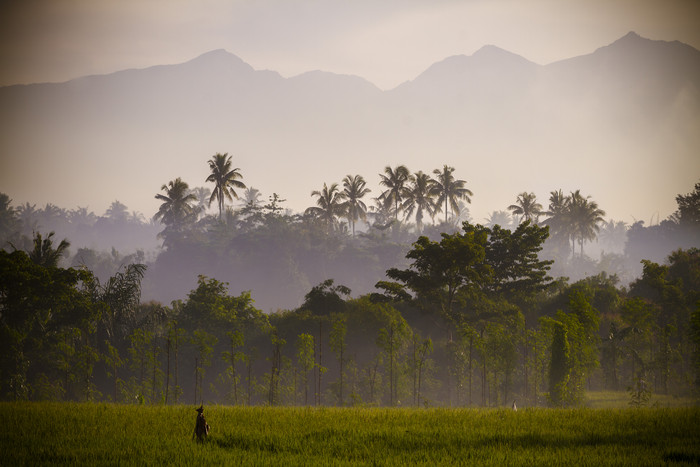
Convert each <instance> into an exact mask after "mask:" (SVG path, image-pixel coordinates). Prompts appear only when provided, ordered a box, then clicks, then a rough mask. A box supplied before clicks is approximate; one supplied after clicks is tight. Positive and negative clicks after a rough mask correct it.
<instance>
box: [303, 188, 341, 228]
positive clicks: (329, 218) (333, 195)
mask: <svg viewBox="0 0 700 467" xmlns="http://www.w3.org/2000/svg"><path fill="white" fill-rule="evenodd" d="M311 196H317V197H318V199H317V200H316V206H312V207H309V208H306V211H304V214H306V215H311V216H314V217H317V218H319V219H321V220H323V221H325V223H326V225H327V226H328V229H329V230H330V229H331V228H333V227H334V226H335V225H336V224H337V219H336V218H337V217H341V216H343V215H345V203H344V201H345V194H343V193H341V192H340V190H339V189H338V184H337V183H333V184H332V185H331V186H330V187H329V186H327V185H326V184H325V183H324V184H323V189H322V190H321V191H318V190H314V191H312V192H311Z"/></svg>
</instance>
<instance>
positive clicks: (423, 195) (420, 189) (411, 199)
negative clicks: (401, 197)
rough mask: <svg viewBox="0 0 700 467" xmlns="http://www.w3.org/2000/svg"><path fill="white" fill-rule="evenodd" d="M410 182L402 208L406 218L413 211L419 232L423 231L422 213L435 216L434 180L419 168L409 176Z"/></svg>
mask: <svg viewBox="0 0 700 467" xmlns="http://www.w3.org/2000/svg"><path fill="white" fill-rule="evenodd" d="M410 182H411V186H409V187H408V190H407V192H406V201H404V203H403V206H402V208H403V210H404V212H405V213H406V217H407V218H408V217H411V216H412V215H413V213H414V211H415V213H416V228H417V229H418V232H419V233H420V232H422V231H423V213H427V214H428V215H429V216H430V217H431V218H432V217H433V216H435V196H434V193H433V191H432V188H433V183H434V182H433V179H432V178H430V175H428V174H426V173H423V172H422V171H420V170H419V171H418V172H416V173H415V174H413V175H412V176H411V178H410Z"/></svg>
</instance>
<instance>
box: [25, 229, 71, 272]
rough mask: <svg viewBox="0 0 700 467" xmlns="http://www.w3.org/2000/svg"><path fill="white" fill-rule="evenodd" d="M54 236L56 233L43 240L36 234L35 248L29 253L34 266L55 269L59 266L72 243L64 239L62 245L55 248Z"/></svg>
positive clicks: (51, 233)
mask: <svg viewBox="0 0 700 467" xmlns="http://www.w3.org/2000/svg"><path fill="white" fill-rule="evenodd" d="M53 236H54V232H50V233H49V234H48V235H47V236H46V238H43V239H42V237H41V234H40V233H35V234H34V248H33V249H32V251H30V252H29V259H31V260H32V261H33V262H34V264H37V265H39V266H44V267H47V268H55V267H57V266H58V261H59V260H60V259H61V256H63V255H64V254H65V253H66V251H67V250H68V248H69V247H70V242H68V240H66V239H63V240H61V243H59V244H58V246H57V247H56V248H54V246H53Z"/></svg>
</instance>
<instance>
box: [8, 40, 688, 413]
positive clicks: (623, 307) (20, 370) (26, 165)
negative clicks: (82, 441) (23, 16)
mask: <svg viewBox="0 0 700 467" xmlns="http://www.w3.org/2000/svg"><path fill="white" fill-rule="evenodd" d="M698 89H700V52H698V51H697V50H695V49H693V48H691V47H689V46H687V45H684V44H680V43H677V42H673V43H671V42H661V41H650V40H647V39H643V38H641V37H639V36H637V35H636V34H633V33H630V34H628V35H627V36H625V37H623V38H621V39H620V40H618V41H616V42H615V43H613V44H611V45H609V46H607V47H603V48H601V49H599V50H597V51H596V52H594V53H592V54H590V55H586V56H582V57H577V58H573V59H570V60H566V61H562V62H557V63H554V64H551V65H548V66H539V65H535V64H533V63H531V62H529V61H527V60H526V59H524V58H522V57H518V56H515V55H513V54H510V53H508V52H506V51H504V50H501V49H498V48H496V47H493V46H487V47H485V48H483V49H481V50H480V51H479V52H477V53H475V54H474V55H473V56H470V57H465V56H457V57H451V58H448V59H446V60H444V61H442V62H439V63H436V64H435V65H433V66H432V67H430V68H429V69H428V70H426V71H425V72H424V73H423V74H421V75H420V76H419V77H417V78H416V79H415V80H413V81H410V82H407V83H405V84H404V85H401V86H399V87H397V88H396V89H393V90H390V91H380V90H379V89H377V88H376V87H375V86H373V85H372V84H371V83H368V82H366V81H364V80H362V79H360V78H357V77H351V76H339V75H333V74H329V73H323V72H311V73H306V74H303V75H300V76H297V77H294V78H288V79H287V78H282V77H281V76H280V75H278V74H276V73H275V72H270V71H256V70H254V69H252V68H251V67H250V66H248V65H247V64H245V63H243V62H242V61H241V60H240V59H238V58H237V57H235V56H233V55H231V54H229V53H227V52H224V51H215V52H212V53H209V54H205V55H203V56H201V57H199V58H197V59H195V60H192V61H191V62H188V63H185V64H182V65H172V66H160V67H154V68H149V69H146V70H129V71H124V72H119V73H115V74H113V75H106V76H95V77H85V78H82V79H78V80H73V81H70V82H67V83H62V84H41V85H30V86H9V87H4V88H0V109H2V110H0V150H1V151H2V155H3V158H2V164H3V166H2V169H3V170H2V171H0V177H2V178H0V181H1V183H2V191H1V192H0V242H2V244H1V246H0V248H1V249H0V268H2V269H1V271H0V281H1V282H0V333H2V335H1V336H0V337H1V338H0V345H1V346H2V348H1V350H2V351H1V352H0V396H1V397H3V398H8V399H67V400H75V399H87V400H96V399H104V400H113V401H120V402H134V401H136V402H141V403H143V402H150V403H160V402H165V403H171V402H175V401H179V402H183V401H185V399H184V398H186V400H187V401H189V400H194V401H199V402H201V400H202V399H206V400H207V401H211V400H217V401H227V402H233V403H237V404H240V403H244V404H258V403H266V404H270V405H276V404H298V405H301V404H312V403H315V404H339V405H351V404H352V405H356V404H369V405H377V404H383V405H452V404H458V405H477V404H478V405H499V404H504V403H507V402H508V401H509V399H511V398H512V397H517V398H519V399H521V400H524V401H526V403H527V404H532V405H537V404H540V405H541V404H546V403H547V404H552V405H575V404H579V403H581V401H582V400H583V393H584V388H585V387H588V388H593V389H612V390H624V389H627V388H629V389H630V397H631V401H632V402H633V403H635V404H638V405H643V404H644V403H646V401H648V396H649V394H650V393H651V392H658V393H668V394H674V395H690V394H694V393H696V392H697V390H698V381H700V379H699V378H698V375H700V372H699V371H698V370H699V368H698V366H697V363H698V361H700V360H699V359H698V358H697V356H698V355H700V338H699V337H698V336H700V316H699V315H698V313H700V310H698V309H697V304H698V297H697V291H698V290H700V284H698V283H697V277H699V276H698V270H699V268H700V265H699V261H700V259H699V258H700V256H699V253H698V249H697V248H698V247H700V227H699V225H700V224H699V222H700V183H698V173H700V170H699V169H700V165H699V164H700V161H699V160H698V158H697V149H698V147H700V145H699V144H698V143H700V132H698V131H697V129H698V128H699V127H700V126H699V125H698V123H699V122H700V113H699V112H698V110H699V108H700V106H698V98H699V97H698V96H700V93H698ZM37 154H48V155H50V157H40V158H38V157H36V155H37ZM27 180H31V183H29V182H27ZM37 197H41V199H43V200H45V201H43V202H41V203H39V202H37V201H36V199H37ZM69 199H75V200H78V201H76V204H75V207H71V204H70V203H66V200H69ZM100 204H103V205H104V206H106V207H105V209H104V210H99V212H93V211H92V210H91V209H92V208H90V207H89V206H95V205H98V206H99V205H100ZM630 212H635V213H636V212H642V213H643V214H642V215H640V216H639V217H638V218H635V217H633V218H631V219H629V217H630V216H629V213H630ZM645 216H648V217H645ZM640 218H643V219H644V221H643V220H640ZM647 219H648V221H647ZM645 221H647V222H646V223H645ZM186 374H187V375H188V376H184V375H186Z"/></svg>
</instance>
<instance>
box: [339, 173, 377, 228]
mask: <svg viewBox="0 0 700 467" xmlns="http://www.w3.org/2000/svg"><path fill="white" fill-rule="evenodd" d="M366 185H367V182H365V179H364V178H363V177H362V175H355V176H351V175H348V176H346V177H345V178H344V179H343V193H342V194H343V195H344V196H345V199H346V200H347V201H345V215H346V216H347V218H348V221H349V222H350V224H352V236H353V237H354V236H355V222H356V221H357V220H358V219H362V220H365V219H367V205H366V204H365V203H364V202H363V201H362V198H364V196H365V195H366V194H367V193H369V192H370V191H372V190H370V189H369V188H366V187H365V186H366Z"/></svg>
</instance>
